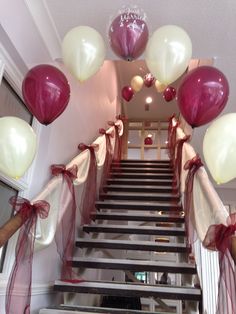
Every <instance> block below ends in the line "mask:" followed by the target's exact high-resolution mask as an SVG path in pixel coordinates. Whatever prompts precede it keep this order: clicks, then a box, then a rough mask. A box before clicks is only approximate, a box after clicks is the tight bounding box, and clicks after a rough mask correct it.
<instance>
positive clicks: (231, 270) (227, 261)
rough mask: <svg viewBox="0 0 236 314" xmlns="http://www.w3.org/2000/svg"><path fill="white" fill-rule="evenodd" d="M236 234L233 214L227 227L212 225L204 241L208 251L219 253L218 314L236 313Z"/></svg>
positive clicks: (235, 220) (235, 218)
mask: <svg viewBox="0 0 236 314" xmlns="http://www.w3.org/2000/svg"><path fill="white" fill-rule="evenodd" d="M235 232H236V214H231V215H230V216H229V217H228V219H227V226H225V225H223V224H219V225H211V226H210V227H209V228H208V231H207V234H206V236H205V239H204V241H203V245H204V246H205V247H206V248H207V249H209V250H214V251H219V266H220V276H219V282H218V304H217V313H218V314H222V313H223V314H226V313H227V314H232V313H236V278H235V276H236V275H235V261H234V260H233V258H232V256H231V249H232V236H233V235H234V234H235ZM226 292H227V293H226Z"/></svg>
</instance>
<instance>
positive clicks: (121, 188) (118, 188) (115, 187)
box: [103, 184, 178, 195]
mask: <svg viewBox="0 0 236 314" xmlns="http://www.w3.org/2000/svg"><path fill="white" fill-rule="evenodd" d="M103 190H104V191H111V192H134V193H135V192H137V193H142V192H145V193H164V194H168V193H169V194H171V195H175V194H176V195H178V194H177V191H178V190H177V188H176V189H173V188H172V187H170V188H169V187H156V186H152V185H143V186H130V185H125V184H123V185H121V184H120V185H119V184H110V185H108V184H107V185H104V186H103Z"/></svg>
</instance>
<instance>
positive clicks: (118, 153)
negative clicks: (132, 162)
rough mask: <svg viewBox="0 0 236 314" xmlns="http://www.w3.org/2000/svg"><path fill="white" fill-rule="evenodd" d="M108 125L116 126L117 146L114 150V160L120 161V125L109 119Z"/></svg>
mask: <svg viewBox="0 0 236 314" xmlns="http://www.w3.org/2000/svg"><path fill="white" fill-rule="evenodd" d="M107 123H108V125H110V126H114V128H115V146H114V152H113V160H114V161H116V162H120V160H121V137H120V135H119V133H120V125H116V124H115V122H113V121H108V122H107Z"/></svg>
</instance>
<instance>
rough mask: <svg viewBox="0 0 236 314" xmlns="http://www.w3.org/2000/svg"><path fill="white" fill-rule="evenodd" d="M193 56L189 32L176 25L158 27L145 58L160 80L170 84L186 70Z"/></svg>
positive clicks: (147, 48) (148, 45)
mask: <svg viewBox="0 0 236 314" xmlns="http://www.w3.org/2000/svg"><path fill="white" fill-rule="evenodd" d="M191 56H192V42H191V39H190V37H189V36H188V34H187V33H186V32H185V31H184V30H183V29H182V28H181V27H178V26H175V25H165V26H162V27H160V28H159V29H157V30H156V31H155V32H154V33H153V35H152V37H151V38H150V39H149V41H148V44H147V47H146V52H145V60H146V63H147V66H148V68H149V70H150V71H151V73H152V74H153V75H154V76H155V77H157V78H158V81H160V82H161V83H163V84H165V85H169V84H171V83H172V82H174V81H175V80H177V78H179V77H180V76H181V75H182V74H183V73H184V71H185V70H186V68H187V66H188V64H189V61H190V59H191Z"/></svg>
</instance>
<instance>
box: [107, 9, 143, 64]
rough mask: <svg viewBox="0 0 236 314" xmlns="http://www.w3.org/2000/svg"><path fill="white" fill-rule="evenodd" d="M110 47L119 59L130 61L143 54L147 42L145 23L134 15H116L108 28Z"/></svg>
mask: <svg viewBox="0 0 236 314" xmlns="http://www.w3.org/2000/svg"><path fill="white" fill-rule="evenodd" d="M109 40H110V45H111V48H112V50H113V51H114V53H115V54H116V55H117V56H119V57H120V58H122V59H124V60H127V61H132V60H134V59H137V58H138V57H139V56H141V54H142V53H143V52H144V50H145V48H146V45H147V42H148V27H147V24H146V22H145V21H144V20H143V19H142V17H141V16H139V15H138V14H136V13H133V12H129V13H125V12H124V13H122V14H120V15H118V16H117V17H116V18H115V19H114V21H113V22H112V24H111V26H110V28H109Z"/></svg>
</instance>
